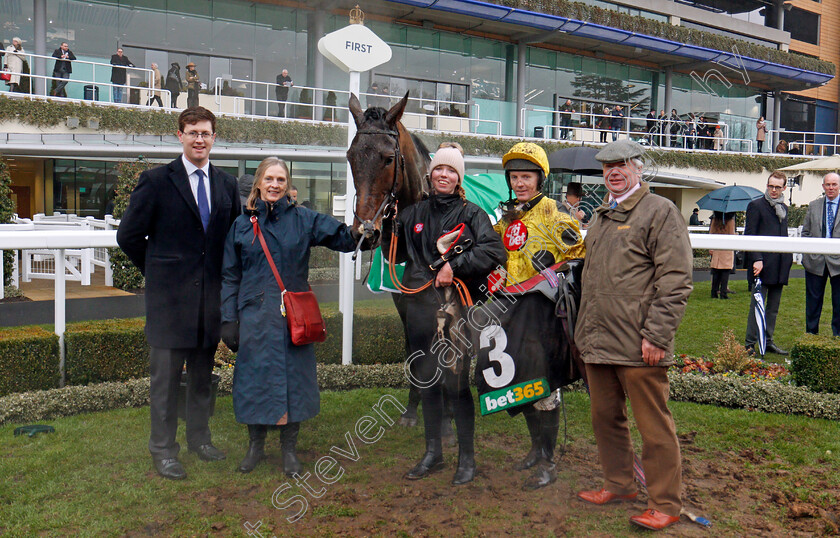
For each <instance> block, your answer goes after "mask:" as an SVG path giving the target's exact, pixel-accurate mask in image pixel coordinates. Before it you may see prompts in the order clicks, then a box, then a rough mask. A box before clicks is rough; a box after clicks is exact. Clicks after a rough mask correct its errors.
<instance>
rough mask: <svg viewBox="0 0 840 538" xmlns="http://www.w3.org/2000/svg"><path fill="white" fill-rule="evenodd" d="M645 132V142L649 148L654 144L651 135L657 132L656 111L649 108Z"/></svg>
mask: <svg viewBox="0 0 840 538" xmlns="http://www.w3.org/2000/svg"><path fill="white" fill-rule="evenodd" d="M645 131H646V132H647V134H648V135H647V137H646V138H647V141H648V144H650V145H651V146H652V145H653V144H654V141H653V138H654V136H653V133H655V132H656V131H657V128H656V109H655V108H651V109H650V112H648V115H647V122H646V123H645Z"/></svg>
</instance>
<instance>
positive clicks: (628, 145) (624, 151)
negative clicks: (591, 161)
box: [595, 139, 645, 163]
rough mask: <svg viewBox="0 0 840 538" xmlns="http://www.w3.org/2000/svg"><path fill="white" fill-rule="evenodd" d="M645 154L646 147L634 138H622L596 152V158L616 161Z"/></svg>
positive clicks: (604, 160) (600, 160) (603, 160)
mask: <svg viewBox="0 0 840 538" xmlns="http://www.w3.org/2000/svg"><path fill="white" fill-rule="evenodd" d="M644 154H645V148H643V147H642V146H640V145H639V144H637V143H636V142H633V141H632V140H627V139H622V140H616V141H615V142H610V143H609V144H607V145H606V146H604V147H603V148H602V149H601V151H599V152H598V153H596V154H595V160H597V161H599V162H602V163H614V162H618V161H626V160H629V159H635V158H637V157H641V156H642V155H644Z"/></svg>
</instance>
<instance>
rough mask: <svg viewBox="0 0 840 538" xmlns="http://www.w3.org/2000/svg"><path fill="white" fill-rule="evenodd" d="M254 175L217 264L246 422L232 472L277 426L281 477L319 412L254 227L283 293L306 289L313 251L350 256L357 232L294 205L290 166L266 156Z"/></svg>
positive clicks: (238, 402)
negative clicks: (306, 424) (303, 427)
mask: <svg viewBox="0 0 840 538" xmlns="http://www.w3.org/2000/svg"><path fill="white" fill-rule="evenodd" d="M254 176H255V179H254V184H253V186H252V187H251V192H250V193H249V194H248V200H247V201H246V203H245V205H246V207H247V209H246V211H245V214H243V215H241V216H239V218H237V219H236V221H235V222H234V223H233V226H232V227H231V228H230V232H229V233H228V234H227V239H226V241H225V250H224V261H223V265H222V290H221V301H222V304H221V316H222V340H223V341H224V342H225V344H226V345H227V346H228V347H229V348H230V349H231V350H232V351H234V352H236V353H237V356H236V367H235V370H234V378H233V412H234V415H235V416H236V421H237V422H239V423H241V424H245V425H247V427H248V438H249V441H248V450H247V452H246V453H245V457H244V458H243V459H242V461H241V462H240V463H239V467H238V470H239V472H242V473H249V472H251V471H253V470H254V468H255V467H256V466H257V465H258V464H259V463H260V462H261V461H262V460H263V459H265V439H266V436H267V434H268V429H269V428H274V427H278V426H279V428H280V440H281V441H280V442H281V446H282V451H283V460H282V461H283V472H284V473H285V474H286V475H288V476H292V475H293V474H295V473H300V472H302V470H303V465H301V463H300V460H299V459H298V457H297V439H298V432H299V431H300V424H301V422H303V421H305V420H308V419H310V418H313V417H314V416H316V415H317V414H318V413H319V412H320V409H321V396H320V391H319V388H318V379H317V376H316V371H315V346H314V344H304V345H295V344H293V343H292V341H291V336H290V333H289V327H288V324H287V319H288V318H287V317H286V316H283V315H280V310H281V308H282V305H283V291H282V290H281V289H280V284H279V283H278V282H277V279H276V277H275V276H274V269H273V268H272V266H271V264H270V263H269V261H268V258H267V255H266V252H265V250H264V249H263V246H262V241H260V240H259V239H257V237H256V235H255V233H256V230H255V226H259V229H260V233H261V235H262V236H263V239H264V240H265V245H266V250H268V253H269V254H270V255H271V259H272V261H273V263H274V265H275V267H276V270H277V272H278V273H279V274H280V279H281V280H282V282H283V286H284V287H285V289H287V290H288V291H290V292H301V291H306V290H308V289H310V287H309V282H308V279H309V255H310V252H311V250H312V247H314V246H323V247H327V248H329V249H331V250H336V251H339V252H351V251H352V250H353V249H354V248H355V247H356V243H357V242H358V239H360V238H361V235H360V233H359V232H357V231H355V230H353V229H351V228H349V227H348V226H347V225H346V224H344V223H341V222H339V221H337V220H336V219H334V218H333V217H330V216H328V215H323V214H321V213H316V212H315V211H311V210H309V209H305V208H302V207H300V206H296V205H295V204H293V203H292V202H291V199H290V198H289V196H288V188H289V185H290V180H291V178H290V176H289V167H288V166H287V165H286V163H285V161H283V160H282V159H279V158H277V157H267V158H266V159H264V160H263V161H262V162H261V163H260V164H259V166H258V167H257V170H256V173H255V174H254ZM251 219H255V220H256V222H252V221H251ZM319 468H320V467H319Z"/></svg>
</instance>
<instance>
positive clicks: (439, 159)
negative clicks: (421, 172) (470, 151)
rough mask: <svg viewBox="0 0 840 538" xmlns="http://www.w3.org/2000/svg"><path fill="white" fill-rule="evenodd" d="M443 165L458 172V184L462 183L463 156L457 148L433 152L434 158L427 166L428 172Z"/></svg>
mask: <svg viewBox="0 0 840 538" xmlns="http://www.w3.org/2000/svg"><path fill="white" fill-rule="evenodd" d="M442 164H445V165H448V166H451V167H452V168H454V169H455V171H456V172H458V183H461V182H462V181H464V156H463V155H461V152H460V151H458V149H457V148H440V149H439V150H437V151H436V152H435V157H434V158H433V159H432V162H431V164H430V165H429V172H430V173H431V171H432V170H434V169H435V168H437V167H438V166H440V165H442Z"/></svg>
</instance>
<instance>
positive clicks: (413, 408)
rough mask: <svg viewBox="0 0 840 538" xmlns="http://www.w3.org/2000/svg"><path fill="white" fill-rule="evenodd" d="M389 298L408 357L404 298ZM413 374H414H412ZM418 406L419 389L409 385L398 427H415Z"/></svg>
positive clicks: (394, 294) (403, 296) (396, 296)
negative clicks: (398, 321) (401, 331)
mask: <svg viewBox="0 0 840 538" xmlns="http://www.w3.org/2000/svg"><path fill="white" fill-rule="evenodd" d="M391 298H392V299H393V300H394V306H396V307H397V313H398V314H399V315H400V321H402V325H403V337H404V338H405V357H406V358H408V356H409V349H408V329H407V328H406V324H405V314H406V298H405V295H403V294H401V293H392V294H391ZM413 373H414V372H413ZM418 405H420V389H419V388H418V387H416V386H415V385H414V383H409V386H408V405H407V406H406V408H405V412H404V413H403V414H402V416H401V417H400V426H406V427H413V426H417V406H418Z"/></svg>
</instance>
